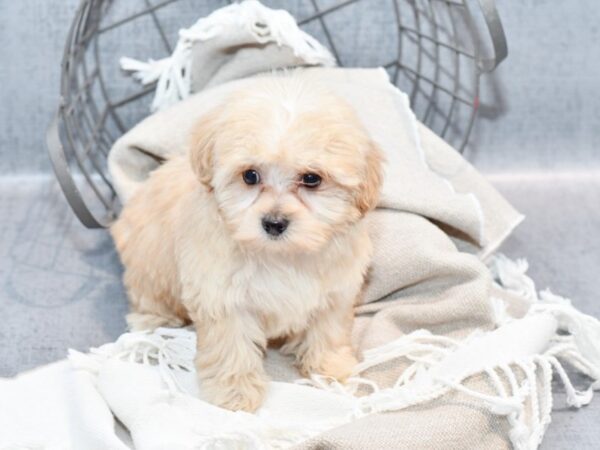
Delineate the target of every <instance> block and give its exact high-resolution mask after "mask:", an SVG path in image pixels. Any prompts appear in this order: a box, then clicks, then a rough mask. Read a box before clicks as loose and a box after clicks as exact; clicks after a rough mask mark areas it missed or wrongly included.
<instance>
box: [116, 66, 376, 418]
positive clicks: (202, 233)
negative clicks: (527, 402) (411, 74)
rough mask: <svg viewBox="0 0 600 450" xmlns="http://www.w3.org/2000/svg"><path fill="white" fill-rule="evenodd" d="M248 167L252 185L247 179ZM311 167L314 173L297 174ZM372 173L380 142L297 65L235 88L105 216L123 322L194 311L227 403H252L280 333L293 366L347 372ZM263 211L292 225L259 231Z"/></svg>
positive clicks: (220, 401) (161, 319)
mask: <svg viewBox="0 0 600 450" xmlns="http://www.w3.org/2000/svg"><path fill="white" fill-rule="evenodd" d="M249 169H253V170H255V171H256V172H257V173H258V174H259V175H260V182H259V183H258V184H256V185H248V184H246V183H245V182H244V179H243V175H242V174H243V173H244V172H245V171H247V170H249ZM306 173H313V174H318V175H319V176H320V177H321V179H322V181H321V184H320V185H319V186H318V187H316V188H310V187H307V186H306V185H304V184H302V182H301V179H302V176H303V174H306ZM380 185H381V153H380V151H379V150H378V148H377V147H376V146H375V145H374V144H373V142H372V141H371V139H370V138H369V136H368V135H367V133H366V131H365V130H364V128H363V126H362V125H361V123H360V122H359V120H358V119H357V117H356V115H355V113H354V112H353V111H352V109H351V108H350V107H349V106H348V105H347V104H346V103H345V102H344V101H343V100H341V99H339V98H337V97H335V96H334V95H332V94H330V93H329V92H327V91H324V90H323V89H321V88H320V87H319V86H316V85H312V84H310V85H308V84H305V83H302V82H300V81H299V80H298V79H296V78H294V77H293V76H282V77H265V78H263V79H261V80H259V81H257V84H256V85H255V88H254V89H253V90H252V92H249V91H241V92H237V93H236V94H235V95H234V96H233V97H232V98H230V99H229V101H227V102H225V103H224V104H223V105H222V106H221V107H219V108H217V109H216V110H215V111H213V112H212V113H211V114H209V115H208V116H206V117H204V118H203V119H202V120H201V122H200V123H199V124H198V125H197V127H196V128H195V130H194V133H193V138H192V139H191V145H190V149H189V154H188V155H186V156H185V157H183V156H178V157H174V158H172V159H171V160H169V161H168V162H166V163H165V164H164V165H163V166H161V167H160V168H159V169H157V170H156V171H155V172H153V173H152V175H151V177H150V179H149V180H148V181H147V182H146V183H145V184H144V186H143V187H142V188H140V189H139V191H138V192H136V194H135V195H134V196H133V197H132V198H131V200H130V201H129V202H128V204H127V205H126V206H125V208H124V209H123V212H122V214H121V216H120V218H119V219H118V220H117V222H116V223H115V224H114V225H113V227H112V234H113V237H114V239H115V242H116V246H117V249H118V251H119V253H120V256H121V259H122V262H123V264H124V266H125V275H124V280H125V285H126V287H127V290H128V294H129V297H130V300H131V307H132V310H133V312H132V313H131V314H130V315H129V316H128V322H129V324H130V326H131V327H132V328H134V329H140V328H153V327H157V326H162V325H167V326H170V325H173V326H177V325H181V324H184V323H186V322H189V321H191V322H193V323H194V326H195V328H196V330H197V335H198V352H197V357H196V365H197V369H198V375H199V377H200V379H201V381H202V392H203V395H204V396H205V397H206V398H208V399H209V400H210V401H212V402H213V403H215V404H217V405H220V406H223V407H226V408H230V409H233V410H237V409H243V410H247V411H252V410H254V409H256V408H257V407H258V406H259V405H260V403H261V400H262V398H263V395H264V391H265V387H266V383H267V376H266V375H265V372H264V369H263V364H262V357H263V353H264V350H265V348H266V346H267V344H268V342H269V341H272V340H275V339H279V340H283V341H284V345H283V346H282V351H285V352H289V353H292V354H294V355H295V356H296V360H297V363H298V367H299V369H300V370H301V372H302V373H304V374H308V373H312V372H318V373H322V374H326V375H330V376H333V377H336V378H338V379H342V380H343V379H344V378H345V377H347V376H348V375H349V374H350V372H351V370H352V368H353V366H354V365H355V363H356V359H355V356H354V355H353V351H352V348H351V342H350V332H351V328H352V317H353V305H354V303H355V300H356V299H357V297H358V296H359V293H360V291H361V287H362V284H363V279H364V276H365V273H366V271H367V267H368V265H369V260H370V255H371V244H370V241H369V238H368V235H367V232H366V229H365V223H364V221H363V220H362V218H363V217H364V215H365V214H366V213H367V212H368V211H369V210H371V209H372V208H373V207H374V206H375V204H376V201H377V196H378V192H379V188H380ZM267 215H277V216H278V217H285V218H286V219H287V220H289V226H288V228H287V229H286V230H285V231H284V232H283V233H282V234H281V235H280V236H277V237H274V236H271V235H269V234H267V233H266V232H265V230H264V229H263V226H262V225H261V221H262V219H263V218H264V217H265V216H267Z"/></svg>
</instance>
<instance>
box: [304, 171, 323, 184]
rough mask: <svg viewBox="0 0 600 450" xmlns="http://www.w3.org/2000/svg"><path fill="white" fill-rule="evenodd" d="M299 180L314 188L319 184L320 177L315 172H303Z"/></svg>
mask: <svg viewBox="0 0 600 450" xmlns="http://www.w3.org/2000/svg"><path fill="white" fill-rule="evenodd" d="M301 182H302V184H303V185H304V186H306V187H309V188H316V187H317V186H318V185H320V184H321V177H320V176H319V175H317V174H316V173H305V174H304V175H302V178H301Z"/></svg>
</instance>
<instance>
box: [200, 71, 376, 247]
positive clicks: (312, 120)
mask: <svg viewBox="0 0 600 450" xmlns="http://www.w3.org/2000/svg"><path fill="white" fill-rule="evenodd" d="M191 161H192V166H193V168H194V171H195V172H196V174H197V176H198V178H199V180H200V181H201V182H202V183H204V184H205V185H206V186H207V188H208V189H209V191H211V192H212V193H213V195H214V197H215V200H216V202H217V204H218V207H219V210H220V212H221V215H222V218H223V221H224V223H225V224H226V226H227V227H228V229H229V230H230V233H231V235H232V237H233V238H234V239H235V240H236V241H238V242H239V243H240V244H242V245H244V246H247V247H249V248H251V249H253V250H258V251H268V252H277V253H286V252H287V253H297V252H303V253H307V252H318V251H319V250H320V249H321V248H322V247H323V246H324V245H325V244H326V243H327V242H328V241H329V240H330V239H331V238H332V237H334V235H335V234H336V233H342V232H344V230H345V229H346V228H347V227H348V226H349V225H350V224H352V223H355V222H356V221H358V220H359V219H360V218H361V217H362V216H363V215H364V214H365V213H366V212H367V211H368V210H370V209H371V208H373V207H374V206H375V204H376V202H377V198H378V192H379V188H380V185H381V154H380V151H379V150H378V148H377V147H376V146H375V145H374V144H373V142H372V141H371V140H370V138H369V137H368V135H367V133H366V132H365V130H364V128H363V126H362V125H361V124H360V122H359V121H358V119H357V117H356V116H355V113H354V111H352V109H351V108H350V107H349V106H348V105H347V104H346V103H344V102H343V101H342V100H340V99H338V98H337V97H335V96H333V95H331V94H329V93H327V92H324V91H322V90H320V89H318V88H316V87H311V86H303V85H300V84H299V83H298V82H297V81H294V80H289V79H281V80H270V81H266V80H265V81H264V89H258V90H257V91H253V92H239V93H237V94H236V95H235V96H233V97H232V98H231V99H230V100H229V101H227V102H226V103H225V105H224V106H222V107H220V108H218V109H217V110H215V111H213V112H212V113H211V114H209V115H208V116H207V117H205V118H204V119H203V120H202V121H201V122H200V123H199V124H198V126H197V127H196V129H195V132H194V137H193V143H192V147H191Z"/></svg>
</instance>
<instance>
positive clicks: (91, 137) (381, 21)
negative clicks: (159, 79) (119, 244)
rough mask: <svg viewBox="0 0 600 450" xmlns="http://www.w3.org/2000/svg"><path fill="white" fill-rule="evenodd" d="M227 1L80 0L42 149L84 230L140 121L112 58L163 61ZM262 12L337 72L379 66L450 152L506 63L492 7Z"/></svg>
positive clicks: (368, 6)
mask: <svg viewBox="0 0 600 450" xmlns="http://www.w3.org/2000/svg"><path fill="white" fill-rule="evenodd" d="M228 3H231V2H227V1H217V0H214V1H210V0H162V1H159V0H127V1H125V0H82V2H81V5H80V7H79V9H78V11H77V14H76V16H75V18H74V20H73V23H72V25H71V29H70V32H69V35H68V38H67V42H66V45H65V51H64V57H63V61H62V78H61V101H60V106H59V108H58V112H57V114H56V117H55V119H54V120H53V122H52V124H51V125H50V127H49V129H48V135H47V142H48V148H49V152H50V158H51V160H52V164H53V167H54V170H55V173H56V176H57V178H58V181H59V183H60V185H61V188H62V190H63V192H64V194H65V196H66V198H67V200H68V202H69V204H70V205H71V207H72V209H73V211H74V212H75V214H76V215H77V217H78V218H79V220H80V221H81V222H82V223H83V224H84V225H85V226H87V227H89V228H99V227H106V226H108V225H110V223H111V221H112V220H113V219H114V218H115V217H116V214H117V213H118V211H119V208H120V205H119V201H118V199H117V195H116V193H115V190H114V188H113V186H112V184H111V180H110V176H109V174H108V170H107V155H108V152H109V150H110V148H111V146H112V144H113V143H114V142H115V140H116V139H118V138H119V137H120V136H121V135H122V134H123V133H125V132H126V131H127V130H128V129H129V128H131V127H132V126H133V125H135V124H136V123H137V122H139V121H140V120H141V119H142V118H144V117H145V116H146V115H147V114H148V112H149V108H150V102H151V100H152V93H153V91H154V86H140V85H139V84H138V83H137V82H135V81H134V80H132V79H131V77H129V76H127V75H126V74H125V73H123V72H122V71H121V70H120V68H119V62H118V60H119V57H120V56H123V55H126V56H130V57H134V58H137V59H142V60H145V59H148V58H149V57H153V58H158V57H163V56H167V55H169V54H170V53H171V52H172V50H173V46H174V44H175V42H176V40H177V38H178V30H179V29H180V28H187V27H189V26H191V25H192V24H193V23H194V22H195V21H196V20H197V19H198V18H199V17H201V16H204V15H207V14H209V13H210V12H211V11H212V10H214V9H216V8H218V7H221V6H225V5H226V4H228ZM263 3H264V4H265V5H267V6H270V7H274V8H282V7H283V8H285V9H287V10H288V11H289V12H290V13H291V14H292V15H294V17H295V18H296V19H297V21H298V23H299V25H300V26H301V28H303V29H304V30H305V31H307V32H308V33H309V34H311V35H313V36H314V37H315V38H317V39H318V40H320V41H321V42H322V43H324V44H325V45H326V46H327V47H328V48H329V49H330V50H331V52H332V54H333V55H334V56H335V58H336V59H337V61H338V64H339V65H340V66H347V67H376V66H383V67H385V68H386V70H387V71H388V72H389V74H390V77H391V79H392V80H393V82H394V83H395V84H396V85H397V86H398V87H399V88H400V89H401V90H403V91H404V92H406V93H407V94H409V96H410V99H411V105H412V108H413V110H414V111H415V114H416V115H417V117H418V118H419V120H421V121H422V122H423V123H425V124H426V125H427V126H429V127H430V128H431V129H432V130H433V131H434V132H436V133H437V134H439V135H440V136H442V137H443V138H444V139H446V141H448V142H449V143H450V144H452V145H454V146H455V147H456V148H458V149H460V150H462V149H463V148H464V147H465V145H466V144H467V141H468V138H469V134H470V132H471V129H472V126H473V123H474V120H475V116H476V112H477V109H478V107H479V80H480V76H481V75H482V74H483V73H485V72H491V71H492V70H494V68H495V67H496V66H497V65H498V64H499V62H500V61H502V60H503V59H504V58H505V57H506V54H507V47H506V40H505V36H504V32H503V29H502V25H501V23H500V19H499V16H498V13H497V10H496V7H495V4H494V0H479V1H478V2H474V0H473V1H470V0H286V1H282V0H279V1H268V0H265V1H264V2H263ZM161 51H162V52H163V53H164V55H160V54H157V53H159V52H161ZM486 53H491V54H492V55H493V56H492V57H487V56H484V55H485V54H486Z"/></svg>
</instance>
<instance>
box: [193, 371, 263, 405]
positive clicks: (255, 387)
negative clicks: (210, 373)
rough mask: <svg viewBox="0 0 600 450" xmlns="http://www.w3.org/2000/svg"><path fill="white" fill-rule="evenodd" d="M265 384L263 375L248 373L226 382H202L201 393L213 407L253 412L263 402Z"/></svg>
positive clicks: (229, 378)
mask: <svg viewBox="0 0 600 450" xmlns="http://www.w3.org/2000/svg"><path fill="white" fill-rule="evenodd" d="M267 383H268V380H267V379H266V378H265V377H264V376H263V375H261V374H256V373H248V374H244V375H236V376H233V377H228V379H227V380H215V379H213V380H203V381H202V391H203V392H204V393H205V396H206V397H207V400H208V401H209V402H211V403H213V404H214V405H217V406H220V407H222V408H225V409H230V410H232V411H239V410H242V411H247V412H253V411H256V409H258V407H259V406H260V405H261V404H262V402H263V399H264V396H265V392H266V389H267Z"/></svg>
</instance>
